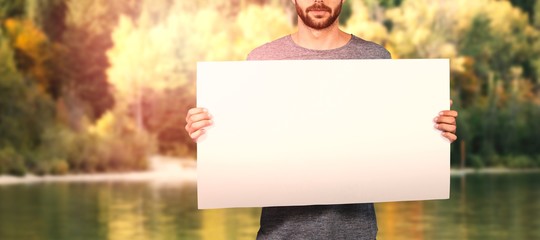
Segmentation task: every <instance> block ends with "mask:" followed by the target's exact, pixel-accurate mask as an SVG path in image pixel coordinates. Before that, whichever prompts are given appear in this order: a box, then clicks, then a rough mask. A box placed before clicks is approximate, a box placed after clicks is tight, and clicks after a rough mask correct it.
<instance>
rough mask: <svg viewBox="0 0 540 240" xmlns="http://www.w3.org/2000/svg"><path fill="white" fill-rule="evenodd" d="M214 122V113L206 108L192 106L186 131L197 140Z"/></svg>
mask: <svg viewBox="0 0 540 240" xmlns="http://www.w3.org/2000/svg"><path fill="white" fill-rule="evenodd" d="M212 124H213V121H212V115H210V114H209V113H208V110H207V109H205V108H192V109H189V111H188V112H187V116H186V131H187V133H188V134H189V136H190V137H191V139H192V140H193V141H194V142H197V140H198V139H199V138H200V137H201V136H203V135H204V134H205V132H206V128H207V127H209V126H212Z"/></svg>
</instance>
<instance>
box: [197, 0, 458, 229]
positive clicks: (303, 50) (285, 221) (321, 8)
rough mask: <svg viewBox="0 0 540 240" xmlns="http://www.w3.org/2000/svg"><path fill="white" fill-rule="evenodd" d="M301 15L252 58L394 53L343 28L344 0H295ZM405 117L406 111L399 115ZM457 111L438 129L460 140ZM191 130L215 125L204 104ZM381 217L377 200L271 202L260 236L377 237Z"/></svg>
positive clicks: (445, 114) (443, 116)
mask: <svg viewBox="0 0 540 240" xmlns="http://www.w3.org/2000/svg"><path fill="white" fill-rule="evenodd" d="M291 1H292V2H293V4H294V5H295V6H296V11H297V14H298V31H297V32H295V33H293V34H291V35H287V36H285V37H282V38H280V39H277V40H275V41H273V42H270V43H267V44H265V45H262V46H260V47H258V48H256V49H254V50H253V51H252V52H251V53H250V54H249V55H248V60H283V59H376V58H379V59H380V58H390V53H389V52H388V51H387V50H386V49H384V48H383V47H382V46H379V45H377V44H375V43H372V42H368V41H365V40H363V39H360V38H358V37H356V36H354V35H351V34H347V33H345V32H343V31H341V30H340V29H339V26H338V21H337V19H338V16H339V14H340V12H341V6H342V4H343V1H344V0H291ZM399 117H405V116H399ZM456 117H457V112H456V111H451V110H446V111H441V112H440V113H439V115H438V116H436V117H435V119H434V122H435V128H437V129H439V130H441V132H442V135H443V136H444V137H446V138H448V139H449V140H450V142H453V141H455V140H456V138H457V137H456V135H455V131H456V125H455V123H456ZM186 121H187V124H186V131H187V132H188V133H189V135H190V136H191V138H192V139H193V140H194V141H197V140H198V139H199V138H200V137H201V136H203V135H204V134H205V133H206V127H208V126H210V125H212V116H211V115H210V114H209V112H208V110H206V109H204V108H193V109H190V110H189V111H188V114H187V116H186ZM376 236H377V221H376V218H375V210H374V207H373V204H372V203H369V204H346V205H326V206H294V207H266V208H263V210H262V214H261V227H260V230H259V232H258V235H257V239H375V238H376Z"/></svg>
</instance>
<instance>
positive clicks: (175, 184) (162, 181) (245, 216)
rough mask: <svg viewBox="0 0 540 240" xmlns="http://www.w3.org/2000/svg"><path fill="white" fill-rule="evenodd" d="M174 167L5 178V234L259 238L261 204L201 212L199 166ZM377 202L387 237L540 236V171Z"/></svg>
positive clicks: (36, 239)
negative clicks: (439, 195) (431, 196)
mask: <svg viewBox="0 0 540 240" xmlns="http://www.w3.org/2000/svg"><path fill="white" fill-rule="evenodd" d="M164 169H166V170H165V171H168V173H169V175H167V176H168V177H163V176H165V175H163V174H160V175H159V176H161V177H157V175H153V174H150V173H138V174H137V173H136V174H120V175H97V176H98V177H95V176H87V177H86V178H85V177H75V176H73V177H67V178H66V177H64V178H62V177H61V178H48V179H46V180H44V179H34V180H27V181H22V182H11V183H10V184H0V239H2V240H25V239H28V240H41V239H54V240H62V239H66V240H79V239H80V240H82V239H89V240H99V239H110V240H116V239H118V240H138V239H141V240H146V239H158V240H160V239H165V240H166V239H171V240H172V239H211V240H220V239H254V238H255V234H256V232H257V229H258V221H259V216H260V209H258V208H245V209H220V210H204V211H201V210H197V201H196V191H197V190H196V183H195V181H194V179H193V176H194V175H193V174H194V173H193V171H192V170H186V169H183V170H182V169H176V170H175V169H174V167H171V166H165V168H164ZM179 171H180V172H182V174H183V176H184V177H178V176H177V174H179V173H180V172H179ZM173 176H174V177H173ZM376 208H377V218H378V223H379V235H378V239H383V240H384V239H398V240H399V239H540V173H539V172H529V173H527V172H525V173H523V172H522V173H513V172H509V173H508V172H502V173H489V174H478V173H467V174H462V175H454V176H453V177H452V179H451V198H450V200H440V201H439V200H437V201H420V202H395V203H379V204H376Z"/></svg>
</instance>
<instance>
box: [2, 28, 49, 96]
mask: <svg viewBox="0 0 540 240" xmlns="http://www.w3.org/2000/svg"><path fill="white" fill-rule="evenodd" d="M4 25H5V27H6V29H7V32H8V35H9V37H10V39H12V44H13V47H14V48H15V49H16V52H17V59H18V60H17V61H18V63H17V64H18V65H19V68H22V69H23V70H27V72H28V73H29V74H30V75H31V77H32V78H33V79H35V80H36V81H37V82H38V83H39V88H40V90H42V91H45V90H46V89H47V88H48V87H49V76H50V68H49V67H48V66H47V65H46V62H47V61H49V60H50V59H51V57H52V49H51V48H50V47H49V46H50V43H49V39H48V38H47V35H45V33H43V32H42V31H41V30H40V29H39V27H37V26H36V25H35V24H34V23H33V22H32V21H30V20H18V19H7V20H5V22H4Z"/></svg>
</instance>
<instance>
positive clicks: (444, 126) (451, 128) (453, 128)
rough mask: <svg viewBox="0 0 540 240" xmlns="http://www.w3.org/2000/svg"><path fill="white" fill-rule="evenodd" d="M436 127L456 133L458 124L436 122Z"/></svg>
mask: <svg viewBox="0 0 540 240" xmlns="http://www.w3.org/2000/svg"><path fill="white" fill-rule="evenodd" d="M435 128H436V129H439V130H441V131H443V132H449V133H455V132H456V129H457V128H456V125H451V124H435Z"/></svg>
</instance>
